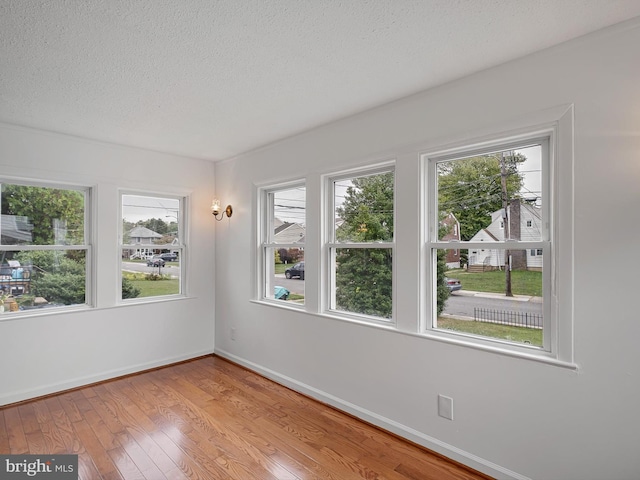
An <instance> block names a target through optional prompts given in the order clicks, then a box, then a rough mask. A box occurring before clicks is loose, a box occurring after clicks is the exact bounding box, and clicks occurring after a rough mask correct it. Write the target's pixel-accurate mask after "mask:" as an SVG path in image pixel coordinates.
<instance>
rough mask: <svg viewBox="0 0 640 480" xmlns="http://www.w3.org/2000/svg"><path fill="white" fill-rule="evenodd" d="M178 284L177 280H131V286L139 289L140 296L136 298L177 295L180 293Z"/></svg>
mask: <svg viewBox="0 0 640 480" xmlns="http://www.w3.org/2000/svg"><path fill="white" fill-rule="evenodd" d="M179 282H180V281H179V280H178V279H177V278H172V279H171V280H131V283H132V284H133V286H134V287H136V288H139V289H140V295H139V296H138V297H137V298H143V297H158V296H162V295H177V294H178V293H180V283H179Z"/></svg>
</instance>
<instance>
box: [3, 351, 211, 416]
mask: <svg viewBox="0 0 640 480" xmlns="http://www.w3.org/2000/svg"><path fill="white" fill-rule="evenodd" d="M211 354H213V352H212V351H211V350H202V351H199V352H192V353H188V354H184V355H178V356H175V357H169V358H163V359H160V360H154V361H152V362H148V363H140V364H137V365H131V366H128V367H125V368H119V369H115V370H109V371H106V372H102V373H99V374H95V375H88V376H85V377H78V378H74V379H70V380H67V381H64V382H59V383H52V384H50V385H41V386H39V387H37V388H33V389H28V390H21V391H15V392H9V393H3V394H2V395H0V407H1V406H3V405H9V404H11V403H16V402H21V401H24V400H29V399H32V398H38V397H42V396H44V395H50V394H52V393H57V392H64V391H65V390H71V389H73V388H78V387H82V386H83V385H91V384H92V383H97V382H102V381H104V380H110V379H112V378H117V377H122V376H125V375H130V374H132V373H138V372H143V371H145V370H150V369H153V368H158V367H164V366H166V365H171V364H172V363H178V362H182V361H185V360H190V359H192V358H197V357H202V356H204V355H211Z"/></svg>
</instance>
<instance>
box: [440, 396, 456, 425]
mask: <svg viewBox="0 0 640 480" xmlns="http://www.w3.org/2000/svg"><path fill="white" fill-rule="evenodd" d="M438 415H440V416H441V417H443V418H447V419H449V420H453V398H451V397H445V396H444V395H438Z"/></svg>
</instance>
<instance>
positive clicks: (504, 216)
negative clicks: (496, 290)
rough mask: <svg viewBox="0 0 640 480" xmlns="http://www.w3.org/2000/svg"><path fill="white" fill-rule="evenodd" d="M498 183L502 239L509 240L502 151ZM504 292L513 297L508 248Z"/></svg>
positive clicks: (507, 195)
mask: <svg viewBox="0 0 640 480" xmlns="http://www.w3.org/2000/svg"><path fill="white" fill-rule="evenodd" d="M500 184H501V186H502V225H503V229H504V240H505V241H509V240H510V237H511V235H510V231H509V215H508V213H507V207H508V206H509V194H508V192H507V165H506V160H505V158H504V152H500ZM504 280H505V282H504V283H505V287H504V294H505V295H506V296H507V297H513V292H512V291H511V252H510V251H509V249H506V250H505V251H504Z"/></svg>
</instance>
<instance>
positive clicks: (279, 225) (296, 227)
mask: <svg viewBox="0 0 640 480" xmlns="http://www.w3.org/2000/svg"><path fill="white" fill-rule="evenodd" d="M269 196H270V200H271V201H272V202H273V212H272V218H271V225H273V232H271V233H272V235H273V238H272V239H271V243H304V241H305V223H306V206H305V205H306V203H305V202H306V189H305V187H303V186H301V187H294V188H288V189H285V190H278V191H276V192H271V193H270V194H269Z"/></svg>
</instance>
